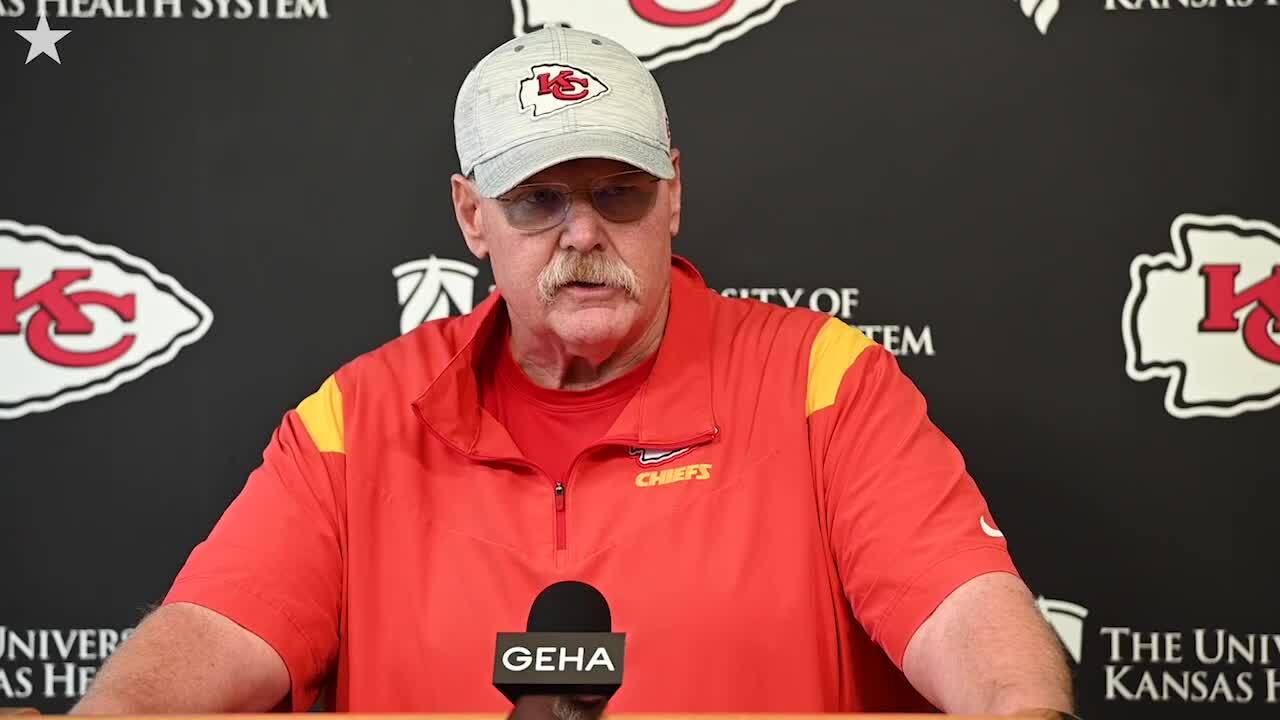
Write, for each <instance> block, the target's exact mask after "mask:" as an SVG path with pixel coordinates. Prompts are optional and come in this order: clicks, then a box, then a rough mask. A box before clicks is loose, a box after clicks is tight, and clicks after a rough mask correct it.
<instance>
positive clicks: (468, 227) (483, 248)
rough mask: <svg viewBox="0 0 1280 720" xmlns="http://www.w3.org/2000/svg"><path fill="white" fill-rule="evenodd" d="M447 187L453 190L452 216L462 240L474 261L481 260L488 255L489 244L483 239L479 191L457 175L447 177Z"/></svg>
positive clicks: (482, 219)
mask: <svg viewBox="0 0 1280 720" xmlns="http://www.w3.org/2000/svg"><path fill="white" fill-rule="evenodd" d="M449 185H450V186H451V187H452V190H453V214H454V216H455V217H457V219H458V229H459V230H461V231H462V238H463V240H465V241H466V243H467V248H468V249H470V250H471V254H472V255H475V256H476V259H478V260H483V259H485V258H486V257H487V256H488V255H489V243H488V242H487V241H486V240H485V237H484V217H483V213H482V208H481V206H480V202H481V198H480V191H479V190H477V189H476V186H475V184H473V183H472V182H471V181H470V180H468V179H466V178H465V177H463V176H461V175H459V174H458V173H454V174H453V175H452V176H450V177H449Z"/></svg>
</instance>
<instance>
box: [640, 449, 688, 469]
mask: <svg viewBox="0 0 1280 720" xmlns="http://www.w3.org/2000/svg"><path fill="white" fill-rule="evenodd" d="M692 449H693V448H691V447H687V448H678V449H676V450H649V449H647V448H631V449H630V450H628V451H627V454H628V455H631V456H633V457H635V458H636V459H637V460H639V461H640V464H641V465H657V464H658V463H664V462H666V461H668V460H670V459H672V458H678V457H680V456H681V455H683V454H685V453H687V452H689V451H690V450H692Z"/></svg>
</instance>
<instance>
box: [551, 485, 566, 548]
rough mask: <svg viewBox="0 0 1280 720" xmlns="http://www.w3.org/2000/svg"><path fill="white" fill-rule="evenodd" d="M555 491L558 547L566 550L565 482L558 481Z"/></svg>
mask: <svg viewBox="0 0 1280 720" xmlns="http://www.w3.org/2000/svg"><path fill="white" fill-rule="evenodd" d="M554 491H555V494H556V549H557V550H564V549H565V547H566V545H567V539H566V538H565V521H564V483H562V482H558V483H556V484H555V488H554Z"/></svg>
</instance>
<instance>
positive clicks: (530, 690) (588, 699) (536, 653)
mask: <svg viewBox="0 0 1280 720" xmlns="http://www.w3.org/2000/svg"><path fill="white" fill-rule="evenodd" d="M526 627H527V632H522V633H518V632H500V633H498V642H497V648H496V651H495V653H494V658H493V684H494V686H495V687H496V688H498V690H499V691H501V692H502V694H503V695H505V696H506V697H507V699H508V700H510V701H511V702H512V704H513V705H514V706H515V708H514V710H513V711H512V713H511V717H512V718H519V719H521V720H523V718H549V717H555V718H562V719H563V718H566V717H569V718H591V717H599V715H600V713H601V712H603V711H604V706H605V704H606V703H607V702H608V701H609V698H611V697H613V694H614V693H615V692H617V691H618V688H619V687H620V686H621V685H622V658H623V651H624V649H625V644H626V634H625V633H615V632H611V630H612V628H613V619H612V616H611V615H610V613H609V603H608V601H606V600H605V599H604V595H601V594H600V591H599V590H597V589H595V588H593V587H591V586H590V585H588V584H586V583H582V582H577V581H575V580H566V581H564V582H558V583H555V584H553V585H550V586H549V587H547V588H546V589H545V590H543V591H542V592H541V593H539V594H538V597H537V598H535V599H534V601H533V607H531V608H530V609H529V622H528V624H527V626H526Z"/></svg>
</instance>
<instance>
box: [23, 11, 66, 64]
mask: <svg viewBox="0 0 1280 720" xmlns="http://www.w3.org/2000/svg"><path fill="white" fill-rule="evenodd" d="M14 32H16V33H18V34H19V35H21V36H22V39H23V40H26V41H27V42H29V43H31V49H30V50H28V51H27V62H31V61H32V60H35V59H36V58H37V57H39V56H40V55H48V56H49V57H51V58H53V61H54V62H56V63H58V64H59V65H61V64H62V59H61V58H59V57H58V48H57V46H56V43H57V42H58V41H59V40H61V39H62V38H64V37H66V35H67V34H68V33H70V32H71V31H70V30H50V29H49V18H48V17H46V16H44V15H41V16H40V23H39V24H38V25H36V29H35V30H14Z"/></svg>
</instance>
